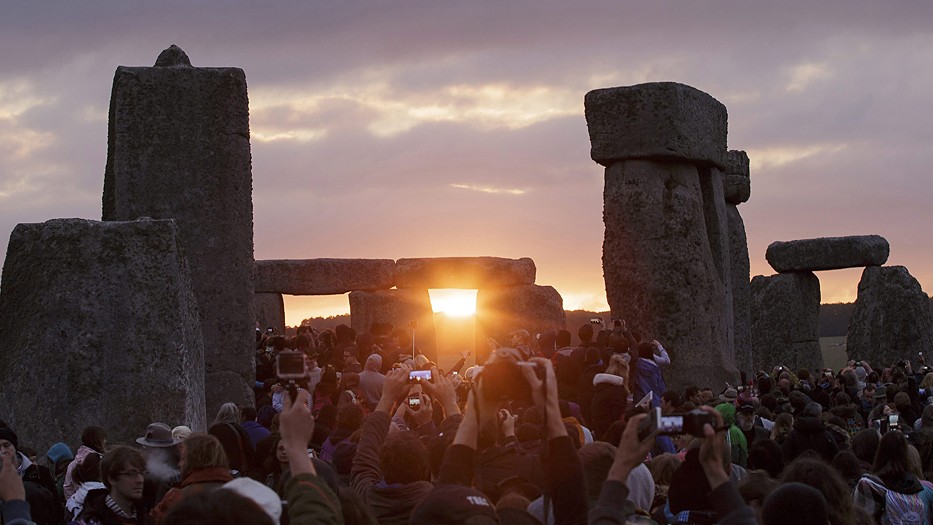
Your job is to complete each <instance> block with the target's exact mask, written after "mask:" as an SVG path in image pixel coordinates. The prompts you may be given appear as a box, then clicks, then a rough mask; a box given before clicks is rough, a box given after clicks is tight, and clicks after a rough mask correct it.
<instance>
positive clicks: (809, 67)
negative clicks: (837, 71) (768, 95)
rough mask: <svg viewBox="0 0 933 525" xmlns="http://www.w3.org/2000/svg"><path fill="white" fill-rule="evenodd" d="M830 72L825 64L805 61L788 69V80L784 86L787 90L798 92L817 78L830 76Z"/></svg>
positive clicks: (821, 78)
mask: <svg viewBox="0 0 933 525" xmlns="http://www.w3.org/2000/svg"><path fill="white" fill-rule="evenodd" d="M831 76H832V72H831V71H830V69H829V66H827V65H826V64H816V63H813V62H807V63H804V64H799V65H797V66H794V67H793V68H791V70H790V82H788V84H787V86H786V87H785V88H784V89H785V90H787V91H790V92H793V93H798V92H801V91H803V90H805V89H807V87H809V86H810V84H812V83H813V82H815V81H817V80H823V79H826V78H830V77H831Z"/></svg>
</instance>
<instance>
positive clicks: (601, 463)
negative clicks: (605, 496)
mask: <svg viewBox="0 0 933 525" xmlns="http://www.w3.org/2000/svg"><path fill="white" fill-rule="evenodd" d="M577 456H579V458H580V463H582V464H583V479H584V480H585V481H586V493H587V495H588V497H589V498H590V499H595V498H599V493H600V491H601V490H602V488H603V482H604V481H605V480H606V477H607V476H608V475H609V469H610V468H611V467H612V462H613V461H614V460H615V456H616V447H614V446H612V445H610V444H609V443H606V442H604V441H594V442H592V443H587V444H585V445H583V446H582V447H580V450H578V451H577Z"/></svg>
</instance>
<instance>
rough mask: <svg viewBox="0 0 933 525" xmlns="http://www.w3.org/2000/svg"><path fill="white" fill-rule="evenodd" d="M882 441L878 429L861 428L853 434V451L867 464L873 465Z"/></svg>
mask: <svg viewBox="0 0 933 525" xmlns="http://www.w3.org/2000/svg"><path fill="white" fill-rule="evenodd" d="M880 441H881V438H880V437H879V436H878V431H877V430H875V429H873V428H866V429H864V430H859V431H858V432H857V433H856V434H855V435H854V436H852V453H853V454H855V457H856V458H858V460H859V461H861V462H862V463H864V464H865V465H871V464H872V463H874V461H875V455H876V454H877V453H878V443H879V442H880Z"/></svg>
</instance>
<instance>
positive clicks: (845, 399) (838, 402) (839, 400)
mask: <svg viewBox="0 0 933 525" xmlns="http://www.w3.org/2000/svg"><path fill="white" fill-rule="evenodd" d="M850 404H852V399H851V398H850V397H849V394H846V393H845V392H839V393H838V394H836V397H834V398H833V406H834V407H847V406H849V405H850Z"/></svg>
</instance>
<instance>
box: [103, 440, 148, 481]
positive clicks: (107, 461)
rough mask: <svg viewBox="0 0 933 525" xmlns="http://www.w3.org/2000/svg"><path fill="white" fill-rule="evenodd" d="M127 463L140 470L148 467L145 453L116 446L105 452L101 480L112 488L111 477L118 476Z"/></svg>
mask: <svg viewBox="0 0 933 525" xmlns="http://www.w3.org/2000/svg"><path fill="white" fill-rule="evenodd" d="M127 465H129V466H131V467H135V468H137V469H139V470H145V469H146V460H145V458H143V455H142V454H140V453H139V452H137V451H136V450H133V449H131V448H130V447H124V446H116V447H114V448H112V449H110V451H109V452H107V453H106V454H104V457H103V458H101V460H100V480H101V481H102V482H103V483H104V486H105V487H107V489H108V490H109V489H110V478H115V477H117V474H118V473H119V472H120V471H122V470H123V469H124V468H126V467H127Z"/></svg>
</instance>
